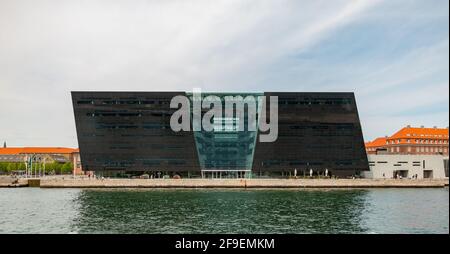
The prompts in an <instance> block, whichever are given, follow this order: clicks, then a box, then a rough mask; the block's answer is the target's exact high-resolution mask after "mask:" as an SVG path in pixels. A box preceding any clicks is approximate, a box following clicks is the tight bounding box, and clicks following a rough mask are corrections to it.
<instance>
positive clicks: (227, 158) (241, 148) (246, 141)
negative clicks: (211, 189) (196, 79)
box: [188, 93, 262, 171]
mask: <svg viewBox="0 0 450 254" xmlns="http://www.w3.org/2000/svg"><path fill="white" fill-rule="evenodd" d="M211 95H213V96H216V97H217V98H219V99H220V102H221V104H222V117H214V118H212V124H213V126H214V129H213V131H205V130H204V129H203V128H202V130H201V131H196V132H194V137H195V144H196V147H197V154H198V159H199V164H200V167H201V169H202V170H211V171H214V170H217V171H251V169H252V164H253V155H254V151H255V145H256V138H257V134H258V133H257V128H258V125H257V122H256V130H249V123H248V121H249V120H248V119H249V117H248V110H245V109H246V107H244V108H243V109H244V110H243V111H240V109H239V108H238V107H236V106H235V107H233V108H234V111H235V113H234V115H233V116H230V117H226V116H225V108H226V105H225V97H226V96H229V97H230V96H233V97H234V96H241V97H242V98H246V97H252V98H253V99H254V101H255V106H256V109H257V108H258V96H260V95H262V94H257V93H249V94H227V93H203V94H202V97H203V98H202V100H205V97H208V96H211ZM188 96H189V99H190V101H191V107H192V106H193V105H194V103H193V96H192V94H188ZM228 101H229V102H230V103H234V101H230V100H228ZM207 110H208V109H205V110H203V111H202V115H201V116H202V117H203V116H204V113H205V112H206V111H207ZM191 112H194V111H193V110H191ZM242 116H243V117H242ZM241 121H242V122H243V123H244V124H243V126H244V130H243V131H239V128H238V127H239V124H240V122H241Z"/></svg>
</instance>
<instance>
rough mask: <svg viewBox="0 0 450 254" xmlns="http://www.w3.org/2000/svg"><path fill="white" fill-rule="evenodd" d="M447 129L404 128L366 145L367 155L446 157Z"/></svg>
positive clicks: (447, 146) (447, 145)
mask: <svg viewBox="0 0 450 254" xmlns="http://www.w3.org/2000/svg"><path fill="white" fill-rule="evenodd" d="M448 135H449V129H448V127H447V128H437V127H433V128H425V127H423V126H421V127H411V126H409V125H408V126H406V127H404V128H402V129H401V130H399V131H398V132H396V133H395V134H393V135H392V136H386V137H382V138H377V139H375V140H373V141H371V142H367V143H366V151H367V154H380V153H385V154H417V155H433V154H441V155H446V156H448V152H449V151H448V149H449V144H448V141H449V138H448Z"/></svg>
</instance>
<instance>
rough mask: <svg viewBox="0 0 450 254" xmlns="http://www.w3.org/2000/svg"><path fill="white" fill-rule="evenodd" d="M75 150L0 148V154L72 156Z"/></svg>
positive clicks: (59, 148)
mask: <svg viewBox="0 0 450 254" xmlns="http://www.w3.org/2000/svg"><path fill="white" fill-rule="evenodd" d="M76 151H77V149H74V148H67V147H7V148H0V154H31V153H39V154H72V153H74V152H76Z"/></svg>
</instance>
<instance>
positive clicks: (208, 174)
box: [202, 170, 251, 179]
mask: <svg viewBox="0 0 450 254" xmlns="http://www.w3.org/2000/svg"><path fill="white" fill-rule="evenodd" d="M202 178H206V179H208V178H209V179H239V178H251V171H250V170H202Z"/></svg>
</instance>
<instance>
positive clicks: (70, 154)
mask: <svg viewBox="0 0 450 254" xmlns="http://www.w3.org/2000/svg"><path fill="white" fill-rule="evenodd" d="M5 146H6V145H4V147H3V148H0V162H15V163H17V162H23V163H25V161H27V159H28V158H29V156H33V155H34V156H36V155H38V156H39V157H41V158H42V160H43V161H45V163H52V162H57V163H66V162H72V163H73V167H74V168H73V172H74V173H75V174H82V171H81V162H80V152H79V149H73V148H66V147H5Z"/></svg>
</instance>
